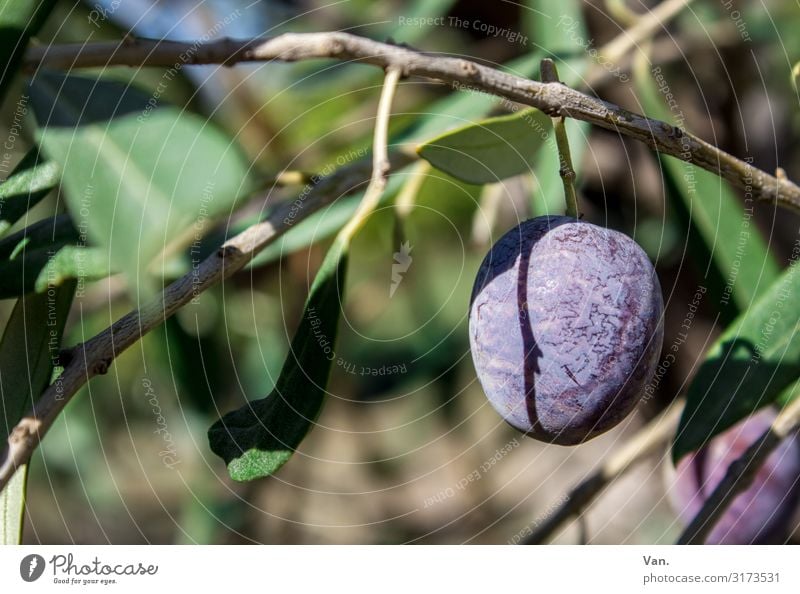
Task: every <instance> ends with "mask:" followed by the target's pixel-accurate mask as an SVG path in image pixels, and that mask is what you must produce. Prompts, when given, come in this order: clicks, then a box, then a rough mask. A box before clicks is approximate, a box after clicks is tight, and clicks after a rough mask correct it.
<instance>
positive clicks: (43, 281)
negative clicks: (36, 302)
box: [0, 214, 112, 299]
mask: <svg viewBox="0 0 800 594" xmlns="http://www.w3.org/2000/svg"><path fill="white" fill-rule="evenodd" d="M79 239H80V235H79V234H78V231H77V230H76V229H75V228H74V227H73V225H72V221H71V219H70V218H69V215H66V214H62V215H58V216H55V217H50V218H47V219H42V220H41V221H37V222H36V223H33V224H32V225H29V226H28V227H26V228H25V229H22V230H21V231H18V232H17V233H14V234H13V235H9V236H8V237H6V238H4V239H3V240H0V278H2V279H3V283H2V284H0V299H8V298H11V297H19V296H21V295H24V294H26V293H30V292H31V291H36V292H37V293H41V292H43V291H45V290H47V288H48V287H55V286H60V285H62V284H63V283H64V282H65V281H67V280H70V279H78V284H79V289H81V288H82V286H83V284H84V283H85V282H89V281H94V280H99V279H101V278H105V277H107V276H109V275H110V274H112V272H111V270H110V269H109V267H108V256H107V254H106V250H105V249H104V248H97V247H88V246H84V245H74V244H75V242H77V241H78V240H79Z"/></svg>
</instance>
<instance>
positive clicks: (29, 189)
mask: <svg viewBox="0 0 800 594" xmlns="http://www.w3.org/2000/svg"><path fill="white" fill-rule="evenodd" d="M59 177H60V172H59V169H58V165H56V164H55V163H53V162H52V161H45V160H43V159H42V157H41V156H40V155H39V151H37V150H36V149H33V150H31V151H29V152H28V154H27V155H25V157H24V158H23V159H22V161H20V163H19V165H17V166H16V168H15V169H14V171H12V172H11V175H10V176H9V177H8V179H7V180H6V181H4V182H3V183H2V184H0V236H2V235H3V234H4V233H5V232H6V231H8V229H9V228H10V227H11V225H13V224H14V223H16V222H17V221H18V220H19V219H20V218H21V217H22V215H24V214H25V213H26V212H28V210H30V209H31V208H33V207H34V206H35V205H36V204H38V203H39V201H40V200H41V199H42V198H44V197H45V196H46V195H47V194H48V192H50V190H52V189H53V188H55V187H56V186H57V185H58V180H59Z"/></svg>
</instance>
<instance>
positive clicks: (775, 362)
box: [672, 264, 800, 461]
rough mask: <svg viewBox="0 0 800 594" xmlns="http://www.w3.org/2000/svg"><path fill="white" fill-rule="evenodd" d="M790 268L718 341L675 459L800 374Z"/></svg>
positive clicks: (694, 392) (698, 380)
mask: <svg viewBox="0 0 800 594" xmlns="http://www.w3.org/2000/svg"><path fill="white" fill-rule="evenodd" d="M798 270H800V269H798V265H797V264H793V265H792V266H790V267H789V268H788V269H787V270H786V271H785V272H784V273H783V274H782V275H781V276H780V277H779V279H778V281H777V282H775V283H773V284H772V286H771V287H769V289H768V290H767V291H766V292H765V293H764V294H763V295H762V296H761V297H759V298H758V300H757V301H756V302H755V303H754V304H753V305H752V306H751V307H749V308H748V309H747V311H745V313H743V314H742V315H740V316H739V317H738V318H737V319H736V321H735V322H734V323H733V324H732V325H731V326H729V327H728V328H727V329H726V330H725V332H724V333H723V334H722V336H720V338H719V339H718V340H717V341H716V342H715V343H714V345H713V346H712V347H711V349H710V350H709V352H708V355H707V356H706V359H705V361H704V362H703V364H702V366H701V367H700V369H699V370H698V372H697V375H696V376H695V378H694V380H693V381H692V383H691V385H690V386H689V391H688V394H687V399H686V409H685V410H684V412H683V416H682V418H681V422H680V426H679V427H678V432H677V436H676V438H675V444H674V445H673V447H672V457H673V459H674V460H675V461H677V460H679V459H680V458H682V457H683V456H684V455H686V454H688V453H689V452H693V451H695V450H697V449H699V448H701V447H702V446H703V445H705V444H706V443H707V442H708V441H709V440H710V439H711V438H713V437H714V436H715V435H717V434H719V433H721V432H722V431H724V430H725V429H727V428H728V427H731V426H732V425H734V424H736V423H737V422H738V421H740V420H741V419H743V418H744V417H746V416H748V415H750V414H752V413H753V412H754V411H756V410H758V409H759V408H761V407H763V406H766V405H768V404H770V403H772V402H774V401H775V400H776V399H777V398H778V397H779V396H780V395H781V394H782V392H783V391H784V390H785V389H786V388H787V386H790V385H793V384H794V382H795V380H796V379H797V377H798V376H800V333H798V329H799V327H800V326H799V325H800V322H798V320H800V301H798V299H797V296H798V295H800V274H798Z"/></svg>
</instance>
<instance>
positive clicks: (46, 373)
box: [0, 284, 75, 544]
mask: <svg viewBox="0 0 800 594" xmlns="http://www.w3.org/2000/svg"><path fill="white" fill-rule="evenodd" d="M74 293H75V285H74V284H69V285H67V286H64V287H60V288H58V289H52V290H50V291H48V292H47V293H43V294H32V295H28V296H26V297H23V298H21V299H20V300H19V301H17V303H16V305H15V306H14V309H13V311H12V312H11V317H10V318H9V320H8V324H7V325H6V329H5V331H4V332H3V339H2V340H1V341H0V401H1V403H2V414H0V435H3V436H7V435H8V434H9V432H10V431H11V429H12V428H13V427H14V426H15V425H16V424H17V422H18V421H19V420H20V419H21V418H22V415H23V414H25V412H26V410H28V409H30V408H31V407H32V406H33V402H34V400H35V399H36V398H38V397H39V395H40V394H41V393H42V392H43V391H44V389H45V388H46V387H47V385H48V384H49V383H50V377H51V374H52V371H53V363H54V361H57V358H58V353H59V349H60V348H61V336H62V333H63V331H64V323H65V322H66V319H67V312H68V311H69V308H70V305H71V304H72V297H73V295H74ZM3 440H4V441H5V437H4V438H3ZM26 471H27V469H26V468H20V469H19V470H18V471H17V473H16V477H15V478H14V480H12V481H11V482H10V483H9V484H8V485H7V486H6V488H5V489H4V490H3V493H2V494H0V530H2V543H3V544H8V543H14V544H17V543H18V542H19V540H20V538H21V534H22V515H23V509H24V501H25V476H26Z"/></svg>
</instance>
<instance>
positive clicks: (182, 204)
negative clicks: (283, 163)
mask: <svg viewBox="0 0 800 594" xmlns="http://www.w3.org/2000/svg"><path fill="white" fill-rule="evenodd" d="M31 98H32V104H33V109H34V112H35V114H36V118H37V121H38V123H39V126H40V128H39V130H38V138H39V141H40V144H41V146H42V148H43V150H44V151H45V152H46V153H47V155H48V156H49V157H50V158H52V159H54V160H56V161H57V162H58V163H59V164H60V165H61V169H62V171H63V175H62V182H63V186H64V189H65V193H66V199H67V206H68V208H69V210H70V212H71V213H72V215H73V217H74V218H75V219H76V220H77V219H78V218H79V216H80V217H82V219H85V220H86V226H87V228H88V234H89V237H90V238H92V239H93V240H94V241H95V242H96V243H97V244H98V245H100V246H102V247H105V248H106V249H107V251H108V253H109V257H110V265H111V267H113V268H115V269H119V270H121V271H123V272H125V273H126V274H127V275H128V280H129V282H130V283H131V285H132V286H136V285H138V284H139V283H140V274H141V272H142V271H143V270H144V269H145V267H146V266H147V265H148V263H149V262H150V261H151V260H153V258H154V257H155V256H156V255H158V254H159V253H160V252H161V251H162V250H163V249H164V247H165V246H166V244H167V243H169V242H170V241H171V240H172V239H174V237H175V236H176V235H177V234H178V233H180V232H182V231H185V230H187V229H188V228H190V227H191V226H194V228H195V233H196V234H200V233H202V231H203V230H204V225H205V224H206V221H207V219H208V218H210V217H213V216H215V215H218V214H221V213H228V212H230V210H231V208H232V207H233V205H234V203H235V201H236V199H237V197H238V196H241V195H245V194H248V193H250V192H251V191H252V189H253V182H252V180H251V178H250V174H249V166H248V164H247V163H246V162H245V161H244V159H243V158H242V156H241V155H240V153H239V151H238V150H237V148H236V146H235V145H234V143H233V142H232V141H231V140H230V139H229V138H227V137H226V136H225V135H224V134H222V133H221V132H219V131H218V130H217V129H215V128H214V127H213V126H211V125H210V124H209V123H208V122H207V121H206V120H205V119H203V118H201V117H199V116H196V115H193V114H191V113H188V112H186V111H185V110H183V109H178V108H176V107H172V106H166V105H164V106H161V105H158V104H157V103H156V104H155V107H153V102H154V100H153V98H152V97H151V96H148V95H146V94H145V93H143V92H141V91H139V90H137V89H135V88H134V87H126V86H124V85H121V84H118V83H115V82H108V81H105V80H102V79H98V80H96V79H90V78H83V77H77V76H65V75H62V74H56V73H48V72H45V73H39V74H38V75H37V76H36V78H35V79H34V80H33V81H32V83H31Z"/></svg>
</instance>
